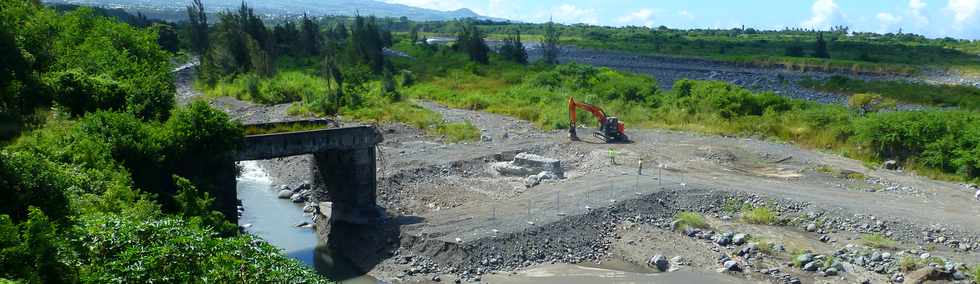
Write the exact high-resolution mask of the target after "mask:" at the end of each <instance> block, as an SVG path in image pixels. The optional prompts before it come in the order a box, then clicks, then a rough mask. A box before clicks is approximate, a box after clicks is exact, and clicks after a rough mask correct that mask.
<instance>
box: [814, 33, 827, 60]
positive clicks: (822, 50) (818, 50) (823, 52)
mask: <svg viewBox="0 0 980 284" xmlns="http://www.w3.org/2000/svg"><path fill="white" fill-rule="evenodd" d="M813 49H814V51H813V57H816V58H830V53H829V52H827V41H826V40H824V39H823V33H819V34H817V42H816V44H815V45H814V48H813Z"/></svg>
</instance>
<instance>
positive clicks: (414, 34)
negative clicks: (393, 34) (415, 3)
mask: <svg viewBox="0 0 980 284" xmlns="http://www.w3.org/2000/svg"><path fill="white" fill-rule="evenodd" d="M408 40H410V41H411V42H412V45H414V44H416V43H418V42H419V26H418V25H412V30H411V31H409V32H408Z"/></svg>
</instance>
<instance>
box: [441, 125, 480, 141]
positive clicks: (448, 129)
mask: <svg viewBox="0 0 980 284" xmlns="http://www.w3.org/2000/svg"><path fill="white" fill-rule="evenodd" d="M436 132H437V133H439V134H440V135H443V136H445V137H446V139H447V140H448V141H449V142H452V143H456V142H461V141H476V140H479V139H480V129H478V128H476V126H473V124H470V123H469V122H463V123H445V124H440V125H439V126H438V127H437V130H436Z"/></svg>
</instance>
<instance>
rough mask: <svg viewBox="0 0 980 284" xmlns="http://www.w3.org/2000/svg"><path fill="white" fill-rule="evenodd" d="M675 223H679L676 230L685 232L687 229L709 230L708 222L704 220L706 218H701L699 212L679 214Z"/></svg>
mask: <svg viewBox="0 0 980 284" xmlns="http://www.w3.org/2000/svg"><path fill="white" fill-rule="evenodd" d="M674 221H675V222H677V227H676V228H677V229H678V230H684V229H685V228H698V229H707V228H708V222H706V221H705V220H704V216H701V214H699V213H697V212H679V213H677V215H675V216H674Z"/></svg>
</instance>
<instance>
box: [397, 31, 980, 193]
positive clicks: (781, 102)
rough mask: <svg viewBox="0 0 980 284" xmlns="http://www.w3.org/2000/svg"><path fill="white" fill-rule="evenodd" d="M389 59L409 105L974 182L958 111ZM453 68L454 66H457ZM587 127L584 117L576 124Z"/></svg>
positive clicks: (423, 54) (969, 116)
mask: <svg viewBox="0 0 980 284" xmlns="http://www.w3.org/2000/svg"><path fill="white" fill-rule="evenodd" d="M396 48H397V49H399V50H403V51H406V52H407V53H408V54H409V55H410V56H411V57H412V59H395V61H396V66H406V68H409V69H411V70H412V71H413V72H414V73H415V74H416V75H417V77H418V78H419V80H418V83H416V84H414V85H412V86H410V87H407V88H405V89H404V91H403V92H404V94H405V95H406V96H407V97H410V98H421V99H426V100H433V101H436V102H439V103H442V104H446V105H448V106H450V107H455V108H464V109H472V110H482V111H488V112H493V113H498V114H504V115H510V116H514V117H518V118H521V119H525V120H528V121H531V122H534V123H535V124H536V125H538V126H539V127H542V128H543V129H561V128H567V127H568V123H569V122H568V118H567V117H568V116H567V113H566V111H567V110H566V108H567V107H566V106H565V104H566V99H567V97H569V96H571V97H574V98H575V99H576V100H578V101H583V102H587V103H592V104H596V105H600V106H602V107H603V108H604V109H605V110H606V112H607V113H610V114H613V115H616V116H617V117H619V118H620V119H621V121H625V122H626V123H627V129H630V128H666V129H676V130H692V131H698V132H703V133H711V134H723V135H736V136H742V137H759V138H766V139H777V140H782V141H789V142H793V143H796V144H799V145H801V146H804V147H808V148H814V149H824V150H830V151H834V152H837V153H840V154H843V155H845V156H849V157H853V158H857V159H862V160H865V161H868V162H869V163H872V164H874V163H877V162H881V161H884V160H889V159H895V160H898V161H900V162H902V163H904V164H905V167H906V168H907V169H909V170H915V171H919V172H920V173H921V174H925V175H929V176H933V177H938V178H944V179H953V180H965V181H970V180H973V181H976V180H977V178H978V172H977V169H978V166H980V158H978V157H980V155H978V154H980V134H978V133H980V128H978V126H980V123H978V122H980V114H978V113H976V112H970V111H965V110H960V111H956V110H940V109H927V110H922V111H913V112H906V111H892V112H876V110H877V108H865V107H864V105H861V106H856V107H855V108H848V107H847V106H843V105H825V104H819V103H815V102H809V101H802V100H795V99H788V98H785V97H781V96H778V95H775V94H773V93H769V92H753V91H749V90H746V89H743V88H741V87H738V86H735V85H732V84H728V83H724V82H717V81H692V80H680V81H677V82H676V83H675V84H674V86H673V88H672V89H671V90H661V89H658V88H657V87H656V86H657V84H656V81H655V79H654V78H650V77H647V76H643V75H637V74H630V73H625V72H619V71H614V70H611V69H607V68H596V67H592V66H586V65H577V64H563V65H557V66H550V65H546V64H542V63H537V64H531V65H521V64H515V63H513V62H510V61H507V60H503V59H502V58H500V57H498V56H496V55H494V56H491V60H490V63H489V64H487V65H483V64H474V63H472V62H471V63H467V62H466V60H467V59H466V57H464V56H461V55H459V54H454V53H453V52H452V51H451V49H450V48H449V47H440V46H426V45H414V46H411V45H407V44H400V45H396ZM460 66H461V67H460ZM579 118H580V119H581V120H582V121H580V122H581V123H586V125H591V124H592V123H594V122H592V121H589V120H594V118H591V117H585V116H580V117H579Z"/></svg>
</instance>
